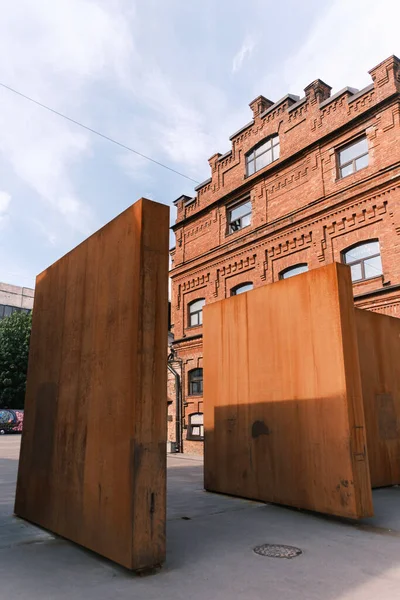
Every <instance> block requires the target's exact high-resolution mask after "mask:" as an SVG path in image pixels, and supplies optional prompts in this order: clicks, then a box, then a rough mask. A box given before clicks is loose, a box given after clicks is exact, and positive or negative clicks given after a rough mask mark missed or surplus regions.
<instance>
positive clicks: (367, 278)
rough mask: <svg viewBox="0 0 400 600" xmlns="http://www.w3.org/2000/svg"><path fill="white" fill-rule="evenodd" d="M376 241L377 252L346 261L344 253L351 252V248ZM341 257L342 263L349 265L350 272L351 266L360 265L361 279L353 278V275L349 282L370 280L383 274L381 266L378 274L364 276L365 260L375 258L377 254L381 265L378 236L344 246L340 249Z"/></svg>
mask: <svg viewBox="0 0 400 600" xmlns="http://www.w3.org/2000/svg"><path fill="white" fill-rule="evenodd" d="M374 242H377V243H378V246H379V253H377V254H371V255H370V256H365V257H364V258H360V259H358V260H353V261H351V262H347V261H346V254H347V253H348V252H351V251H352V250H355V249H356V248H359V247H361V246H365V245H367V244H371V243H374ZM340 254H341V259H342V263H343V264H344V265H347V266H348V267H350V272H351V267H352V266H354V265H358V264H359V265H360V266H361V275H362V277H361V279H354V280H353V277H352V278H351V283H352V284H355V283H361V282H363V281H370V280H371V279H376V278H377V277H382V276H383V267H382V272H381V273H378V275H373V276H372V277H365V264H364V263H365V261H366V260H369V259H371V258H376V257H377V256H379V258H380V259H381V265H382V254H381V245H380V242H379V239H378V238H373V239H370V240H363V241H362V242H357V243H356V244H353V245H352V246H348V247H347V248H345V249H344V250H342V251H341V253H340Z"/></svg>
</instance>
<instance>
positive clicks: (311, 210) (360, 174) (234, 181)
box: [170, 56, 400, 452]
mask: <svg viewBox="0 0 400 600" xmlns="http://www.w3.org/2000/svg"><path fill="white" fill-rule="evenodd" d="M370 75H371V78H372V83H371V84H370V85H368V86H367V87H366V88H364V89H362V90H360V91H359V90H356V89H354V88H349V87H346V88H344V89H342V90H341V91H339V92H338V93H336V94H334V95H333V96H331V88H330V87H329V85H327V84H326V83H324V82H323V81H321V80H316V81H313V82H312V83H310V85H308V86H307V87H306V88H305V90H304V93H305V95H304V97H302V98H298V97H297V96H293V95H291V94H288V95H287V96H285V97H284V98H282V99H281V100H279V101H278V102H272V101H271V100H268V99H267V98H265V97H264V96H259V97H258V98H256V99H255V100H253V102H251V103H250V108H251V110H252V112H253V118H252V120H251V121H250V122H249V123H247V124H246V125H245V126H244V127H242V128H241V129H240V130H239V131H237V132H236V133H234V134H233V135H232V136H231V137H230V140H231V143H232V147H231V150H229V152H226V154H224V155H221V154H219V153H216V154H214V155H213V156H212V157H211V158H210V159H209V164H210V169H211V176H210V178H209V179H207V180H206V181H204V182H203V183H202V184H200V185H199V186H197V187H196V188H195V191H196V195H195V196H194V197H193V198H189V197H187V196H181V197H180V198H178V199H177V200H176V201H175V204H176V206H177V219H176V224H175V225H174V227H173V230H174V232H175V236H176V247H175V248H174V249H173V250H172V251H171V258H172V261H173V266H172V270H171V278H172V323H173V333H174V338H175V339H174V343H173V348H174V351H175V353H176V354H175V358H176V361H175V366H176V368H177V369H178V370H179V373H181V383H182V400H183V402H182V428H183V449H184V450H185V451H189V452H193V451H194V452H201V451H202V443H201V438H202V424H201V423H202V411H203V408H202V406H203V398H202V305H203V304H204V303H209V302H214V301H216V300H220V299H222V298H226V297H228V296H230V295H232V294H237V293H241V292H243V291H246V290H247V289H251V287H253V286H254V287H257V286H260V285H266V284H269V283H272V282H274V281H277V280H278V279H279V278H285V277H290V276H292V275H295V274H297V273H299V272H301V271H303V270H306V269H313V268H317V267H320V266H322V265H325V264H327V263H330V262H332V261H341V262H346V263H348V264H349V265H350V266H351V270H352V277H353V283H354V298H355V302H356V305H357V306H358V307H362V308H366V309H369V310H375V311H379V312H383V313H386V314H390V315H393V316H396V317H400V254H399V248H400V60H399V59H398V58H396V57H395V56H391V57H390V58H388V59H387V60H385V61H383V62H382V63H380V64H379V65H378V66H376V67H374V68H373V69H371V71H370ZM260 317H262V316H260ZM175 406H176V403H172V404H171V408H170V413H171V415H170V416H171V417H172V421H171V423H172V422H173V421H174V420H175V410H174V407H175ZM174 425H175V424H174ZM171 431H172V430H171ZM171 435H172V434H171Z"/></svg>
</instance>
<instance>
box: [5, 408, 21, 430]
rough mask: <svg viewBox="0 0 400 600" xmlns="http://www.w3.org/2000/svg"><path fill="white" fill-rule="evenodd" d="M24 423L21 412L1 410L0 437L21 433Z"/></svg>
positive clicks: (8, 409) (7, 409)
mask: <svg viewBox="0 0 400 600" xmlns="http://www.w3.org/2000/svg"><path fill="white" fill-rule="evenodd" d="M23 422H24V411H23V410H12V409H11V408H3V409H1V410H0V435H4V434H5V433H21V431H22V426H23Z"/></svg>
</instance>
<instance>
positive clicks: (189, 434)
mask: <svg viewBox="0 0 400 600" xmlns="http://www.w3.org/2000/svg"><path fill="white" fill-rule="evenodd" d="M198 415H202V417H203V424H202V425H196V424H195V425H192V423H191V420H192V417H194V416H198ZM193 427H200V431H201V430H203V435H201V434H200V435H195V434H193V433H192V431H193ZM186 439H187V440H189V441H192V442H203V441H204V413H203V412H195V413H191V414H190V415H188V424H187V429H186Z"/></svg>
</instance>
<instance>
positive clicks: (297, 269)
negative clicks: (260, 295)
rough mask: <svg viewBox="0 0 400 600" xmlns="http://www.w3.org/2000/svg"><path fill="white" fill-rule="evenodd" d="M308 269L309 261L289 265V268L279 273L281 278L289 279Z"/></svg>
mask: <svg viewBox="0 0 400 600" xmlns="http://www.w3.org/2000/svg"><path fill="white" fill-rule="evenodd" d="M306 271H308V264H307V263H300V264H298V265H294V266H293V267H289V268H288V269H284V270H283V271H281V272H280V273H279V279H289V277H294V276H295V275H300V273H305V272H306Z"/></svg>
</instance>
